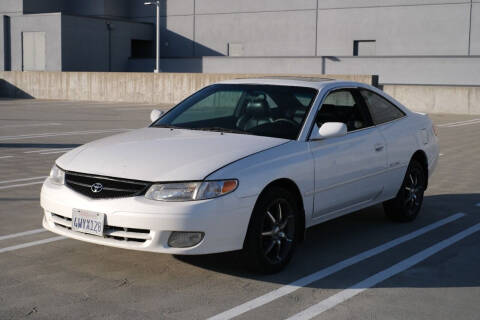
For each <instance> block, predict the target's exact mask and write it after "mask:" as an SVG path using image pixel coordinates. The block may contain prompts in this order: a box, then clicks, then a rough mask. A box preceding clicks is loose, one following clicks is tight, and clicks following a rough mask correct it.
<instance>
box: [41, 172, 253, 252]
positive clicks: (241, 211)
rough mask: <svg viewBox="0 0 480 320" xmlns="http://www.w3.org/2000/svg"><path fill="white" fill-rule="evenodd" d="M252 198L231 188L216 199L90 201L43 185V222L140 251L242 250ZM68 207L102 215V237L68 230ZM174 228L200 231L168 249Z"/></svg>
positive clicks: (93, 240) (86, 238) (50, 227)
mask: <svg viewBox="0 0 480 320" xmlns="http://www.w3.org/2000/svg"><path fill="white" fill-rule="evenodd" d="M255 200H256V197H250V198H241V199H240V198H238V197H236V196H235V193H232V194H229V195H226V196H223V197H219V198H216V199H210V200H202V201H189V202H161V201H154V200H148V199H145V198H144V197H143V196H139V197H129V198H118V199H102V200H93V199H90V198H87V197H85V196H83V195H81V194H79V193H77V192H75V191H73V190H71V189H70V188H68V187H66V186H59V185H55V184H52V183H51V182H50V181H49V179H47V180H46V181H45V183H44V184H43V187H42V191H41V196H40V203H41V206H42V208H43V209H44V213H45V215H44V218H43V227H44V228H45V229H47V230H50V231H52V232H54V233H57V234H59V235H63V236H66V237H69V238H73V239H77V240H82V241H86V242H91V243H96V244H102V245H107V246H113V247H118V248H124V249H133V250H140V251H151V252H162V253H170V254H186V255H190V254H191V255H194V254H208V253H217V252H225V251H234V250H239V249H242V247H243V241H244V239H245V235H246V232H247V228H248V223H249V220H250V215H251V212H252V210H253V207H254V205H255ZM73 209H82V210H88V211H94V212H101V213H104V214H105V226H106V228H108V229H109V230H110V231H109V234H106V235H104V236H103V237H100V236H94V235H89V234H84V233H80V232H76V231H72V230H71V229H70V228H69V227H68V225H69V223H71V222H69V219H71V217H72V210H73ZM173 231H190V232H203V233H204V234H205V236H204V237H203V239H202V241H201V242H200V243H198V244H197V245H195V246H193V247H189V248H173V247H170V246H169V245H168V238H169V237H170V234H171V233H172V232H173Z"/></svg>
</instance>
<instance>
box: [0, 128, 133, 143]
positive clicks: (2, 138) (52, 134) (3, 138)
mask: <svg viewBox="0 0 480 320" xmlns="http://www.w3.org/2000/svg"><path fill="white" fill-rule="evenodd" d="M129 130H133V129H108V130H88V131H70V132H48V133H38V134H23V135H19V136H0V141H7V140H21V139H32V138H45V137H58V136H74V135H84V134H95V133H109V132H122V131H129Z"/></svg>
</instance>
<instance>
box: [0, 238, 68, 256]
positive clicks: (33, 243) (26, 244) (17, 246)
mask: <svg viewBox="0 0 480 320" xmlns="http://www.w3.org/2000/svg"><path fill="white" fill-rule="evenodd" d="M64 239H66V238H65V237H62V236H59V237H53V238H47V239H43V240H38V241H32V242H27V243H22V244H19V245H16V246H11V247H6V248H0V253H4V252H9V251H14V250H18V249H23V248H28V247H33V246H38V245H40V244H45V243H50V242H54V241H58V240H64Z"/></svg>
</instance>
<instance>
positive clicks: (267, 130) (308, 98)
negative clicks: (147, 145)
mask: <svg viewBox="0 0 480 320" xmlns="http://www.w3.org/2000/svg"><path fill="white" fill-rule="evenodd" d="M316 96H317V90H315V89H312V88H304V87H290V86H275V85H249V84H217V85H213V86H209V87H207V88H205V89H203V90H201V91H199V92H197V93H195V94H194V95H192V96H191V97H189V98H187V99H186V100H184V101H183V102H181V103H180V104H179V105H177V106H176V107H174V108H173V109H172V110H171V111H170V112H168V113H167V114H166V115H165V116H163V117H162V118H160V119H159V120H158V121H157V122H155V123H154V124H153V125H152V126H153V127H177V128H184V129H191V130H207V131H225V132H233V133H243V134H255V135H261V136H268V137H277V138H285V139H292V140H293V139H297V137H298V135H299V134H300V130H301V128H302V125H303V122H304V121H305V118H306V116H307V114H308V112H309V110H310V107H311V105H312V103H313V101H314V100H315V97H316ZM299 97H301V98H300V99H299Z"/></svg>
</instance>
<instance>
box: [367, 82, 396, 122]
mask: <svg viewBox="0 0 480 320" xmlns="http://www.w3.org/2000/svg"><path fill="white" fill-rule="evenodd" d="M360 92H361V94H362V97H363V99H365V103H366V104H367V106H368V109H369V110H370V114H371V115H372V118H373V121H374V122H375V124H382V123H385V122H389V121H392V120H395V119H399V118H402V117H403V116H405V113H404V112H403V111H402V110H400V109H399V108H397V107H396V106H394V105H393V104H392V103H390V102H389V101H388V100H387V99H385V98H383V97H381V96H380V95H378V94H376V93H374V92H372V91H369V90H360Z"/></svg>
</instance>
